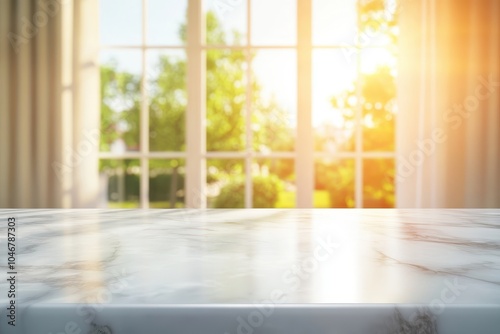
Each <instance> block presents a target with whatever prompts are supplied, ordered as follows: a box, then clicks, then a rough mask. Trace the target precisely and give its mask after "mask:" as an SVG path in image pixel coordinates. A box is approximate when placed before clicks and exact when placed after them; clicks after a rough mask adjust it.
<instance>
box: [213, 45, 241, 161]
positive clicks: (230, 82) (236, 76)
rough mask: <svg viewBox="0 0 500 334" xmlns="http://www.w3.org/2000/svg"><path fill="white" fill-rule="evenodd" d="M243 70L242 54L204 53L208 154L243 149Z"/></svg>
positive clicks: (217, 51) (232, 52)
mask: <svg viewBox="0 0 500 334" xmlns="http://www.w3.org/2000/svg"><path fill="white" fill-rule="evenodd" d="M246 68H247V63H246V57H245V52H244V51H242V50H237V51H231V50H209V51H207V73H206V75H207V151H241V150H243V149H244V148H245V123H244V121H245V116H244V110H245V109H244V108H245V104H246Z"/></svg>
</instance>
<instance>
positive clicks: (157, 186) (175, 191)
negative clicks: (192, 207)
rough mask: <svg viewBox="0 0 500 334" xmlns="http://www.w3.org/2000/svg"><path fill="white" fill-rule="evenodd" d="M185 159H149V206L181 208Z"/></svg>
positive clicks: (184, 178) (182, 203) (182, 205)
mask: <svg viewBox="0 0 500 334" xmlns="http://www.w3.org/2000/svg"><path fill="white" fill-rule="evenodd" d="M185 166H186V164H185V161H184V160H183V159H166V160H163V159H162V160H160V159H152V160H150V161H149V207H150V208H183V207H184V193H185V180H186V177H185V172H186V171H185Z"/></svg>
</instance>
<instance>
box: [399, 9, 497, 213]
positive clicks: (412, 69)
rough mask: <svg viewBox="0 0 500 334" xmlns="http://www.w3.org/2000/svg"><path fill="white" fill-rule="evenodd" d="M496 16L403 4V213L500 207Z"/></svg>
mask: <svg viewBox="0 0 500 334" xmlns="http://www.w3.org/2000/svg"><path fill="white" fill-rule="evenodd" d="M499 13H500V1H497V0H401V8H400V54H399V71H398V80H399V82H398V104H399V116H398V133H397V153H398V154H397V158H398V159H397V171H396V175H397V176H396V179H397V181H396V182H397V206H398V207H458V208H462V207H464V208H475V207H477V208H483V207H497V208H498V207H500V114H499V113H500V101H499V98H500V70H499V64H500V54H499V49H500V25H499V17H500V16H499Z"/></svg>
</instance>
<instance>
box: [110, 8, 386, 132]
mask: <svg viewBox="0 0 500 334" xmlns="http://www.w3.org/2000/svg"><path fill="white" fill-rule="evenodd" d="M141 2H142V1H141V0H101V44H103V45H140V44H141V38H142V37H141V36H142V29H141V26H142V19H141V13H142V5H141ZM205 8H206V9H208V10H213V11H214V12H215V13H216V14H217V15H218V17H219V20H220V22H221V23H222V25H223V28H224V30H225V31H226V32H227V33H228V34H230V32H231V31H232V30H238V31H240V32H242V33H243V35H244V36H245V39H244V42H245V41H246V38H247V36H248V35H247V32H246V25H247V17H246V16H247V15H246V12H247V10H246V8H247V2H246V0H206V4H205ZM186 9H187V1H186V0H148V10H147V36H146V37H147V43H148V44H155V45H160V44H161V45H180V39H179V36H178V35H179V34H178V31H179V27H180V25H181V24H182V23H183V22H185V15H186ZM296 29H297V27H296V4H295V2H294V1H292V0H253V1H252V31H251V34H252V43H253V44H257V45H294V44H295V43H296V40H295V39H296V38H295V35H296ZM355 34H356V5H355V0H314V1H313V43H314V45H341V46H346V45H352V44H353V43H354V38H355ZM231 42H232V41H229V43H231ZM160 52H163V53H167V54H175V55H177V56H179V57H182V54H179V51H177V50H173V51H152V52H151V55H152V56H151V57H150V58H151V59H157V56H156V57H155V54H158V53H160ZM388 55H389V54H388V52H387V51H384V50H371V51H364V52H363V54H362V61H361V70H362V71H363V72H371V71H373V70H374V68H375V67H376V65H377V64H379V63H383V62H387V59H391V57H388ZM112 58H114V59H116V60H117V61H118V64H119V67H121V68H122V69H123V70H128V71H131V72H134V73H140V71H141V53H140V52H139V51H137V50H106V51H103V52H102V54H101V60H102V61H103V62H106V61H108V60H109V59H112ZM296 61H297V60H296V52H295V51H294V50H283V49H277V50H260V51H258V52H257V56H256V58H255V61H254V63H253V69H254V72H255V75H256V76H257V78H258V80H259V82H260V83H261V85H262V86H263V88H264V95H265V96H266V97H271V96H274V97H275V98H276V99H277V100H278V102H279V103H280V104H281V105H282V106H283V107H284V108H286V109H287V110H288V111H289V112H290V113H291V115H292V116H291V118H290V119H291V120H292V122H293V120H295V119H296V116H295V115H296V111H297V108H296V100H297V94H296V89H297V88H296V86H297V75H296V68H297V65H296ZM391 61H394V60H391ZM152 62H153V61H150V63H149V64H148V66H153V65H154V64H153V63H152ZM355 80H356V57H355V53H354V52H352V51H351V49H348V48H345V47H343V48H338V49H328V50H326V49H316V50H314V51H313V87H312V91H313V96H312V98H313V124H314V125H315V126H317V125H319V124H321V123H323V122H325V121H329V122H333V123H334V124H337V125H339V126H340V125H341V124H342V120H341V119H340V118H339V114H338V112H336V111H335V110H334V109H333V108H332V107H331V104H330V100H331V98H332V97H333V96H334V95H335V94H338V93H340V92H342V91H344V90H345V89H348V88H349V87H350V86H351V85H352V83H353V82H354V81H355ZM293 123H294V122H293Z"/></svg>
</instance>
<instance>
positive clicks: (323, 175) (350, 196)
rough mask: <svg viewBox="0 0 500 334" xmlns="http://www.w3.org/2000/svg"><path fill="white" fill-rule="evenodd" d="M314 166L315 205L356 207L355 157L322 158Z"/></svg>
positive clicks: (322, 206) (316, 206)
mask: <svg viewBox="0 0 500 334" xmlns="http://www.w3.org/2000/svg"><path fill="white" fill-rule="evenodd" d="M314 168H315V181H314V207H315V208H354V206H355V202H354V182H355V169H354V159H320V160H317V161H316V162H315V167H314Z"/></svg>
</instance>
